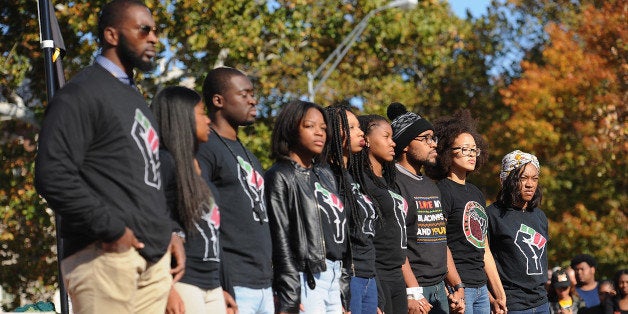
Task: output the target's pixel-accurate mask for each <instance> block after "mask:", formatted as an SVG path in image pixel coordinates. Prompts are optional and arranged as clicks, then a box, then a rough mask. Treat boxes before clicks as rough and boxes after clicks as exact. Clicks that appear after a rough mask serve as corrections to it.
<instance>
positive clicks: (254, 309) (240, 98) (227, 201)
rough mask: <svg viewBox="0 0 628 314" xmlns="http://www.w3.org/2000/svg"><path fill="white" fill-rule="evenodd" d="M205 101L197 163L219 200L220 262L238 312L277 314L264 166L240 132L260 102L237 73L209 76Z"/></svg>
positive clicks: (223, 69) (223, 70)
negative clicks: (204, 133) (206, 124)
mask: <svg viewBox="0 0 628 314" xmlns="http://www.w3.org/2000/svg"><path fill="white" fill-rule="evenodd" d="M203 98H204V100H205V104H206V105H207V108H208V113H209V117H210V118H211V120H212V124H213V125H212V132H211V134H210V137H209V141H207V143H203V144H201V145H200V147H199V151H198V153H197V156H196V157H197V160H198V162H199V165H200V167H201V172H202V176H203V177H204V178H205V179H206V180H208V181H211V182H212V183H213V184H214V185H215V186H216V188H217V190H218V194H219V196H220V198H219V201H218V206H219V208H220V216H221V217H220V219H221V224H220V240H221V242H222V249H223V252H222V261H221V262H222V263H223V268H224V270H225V271H226V273H227V277H228V279H229V281H230V282H226V283H223V284H224V286H226V287H225V288H226V289H229V285H230V284H232V285H233V292H235V299H236V303H237V304H238V311H239V313H259V314H266V313H267V314H272V313H274V305H273V295H272V289H271V285H272V278H273V273H272V264H271V259H272V242H271V238H270V228H269V226H268V215H267V212H266V204H265V201H264V177H263V173H262V166H261V164H260V163H259V161H258V160H257V158H255V156H254V155H253V153H251V152H250V151H249V150H248V149H246V148H245V147H244V145H242V143H240V141H239V140H238V128H239V127H240V126H245V125H250V124H252V123H253V122H255V118H256V115H257V110H256V107H255V106H256V105H257V100H256V99H255V95H254V94H253V84H252V83H251V81H250V80H249V79H248V77H247V76H246V75H245V74H244V73H242V72H240V71H238V70H236V69H233V68H228V67H221V68H216V69H213V70H211V71H209V73H208V74H207V77H206V78H205V82H204V84H203Z"/></svg>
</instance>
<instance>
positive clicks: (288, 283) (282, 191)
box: [265, 100, 347, 314]
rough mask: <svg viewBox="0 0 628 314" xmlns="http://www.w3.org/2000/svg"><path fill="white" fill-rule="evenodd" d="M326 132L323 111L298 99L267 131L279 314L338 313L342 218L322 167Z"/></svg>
mask: <svg viewBox="0 0 628 314" xmlns="http://www.w3.org/2000/svg"><path fill="white" fill-rule="evenodd" d="M328 133H329V131H328V129H327V119H326V117H325V112H324V110H323V108H321V107H320V106H319V105H317V104H314V103H311V102H306V101H300V100H296V101H293V102H290V103H288V104H287V105H285V106H284V107H283V109H282V110H281V112H280V113H279V115H278V116H277V120H276V122H275V126H274V128H273V134H272V142H271V143H272V146H271V149H272V157H273V158H274V159H275V160H276V162H275V164H274V165H273V166H272V167H271V168H270V169H269V170H268V171H267V172H266V176H265V180H266V182H267V184H266V203H267V204H268V212H269V214H270V225H271V234H272V239H273V267H274V271H275V281H274V288H275V293H276V294H277V312H279V313H299V312H300V311H302V312H305V313H329V314H331V313H334V314H337V313H341V312H342V304H341V298H340V277H341V275H342V273H341V261H342V259H343V257H344V254H345V252H346V246H347V231H346V228H347V218H346V213H345V209H344V205H343V204H342V201H341V200H340V197H338V195H337V194H336V193H337V192H336V191H337V186H336V181H335V179H334V175H333V174H332V173H331V171H330V170H329V168H327V167H326V166H324V162H325V157H324V155H323V152H324V150H325V145H326V143H327V138H328Z"/></svg>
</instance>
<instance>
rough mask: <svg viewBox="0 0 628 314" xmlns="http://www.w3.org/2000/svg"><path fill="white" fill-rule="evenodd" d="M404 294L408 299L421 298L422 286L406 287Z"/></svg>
mask: <svg viewBox="0 0 628 314" xmlns="http://www.w3.org/2000/svg"><path fill="white" fill-rule="evenodd" d="M406 294H407V296H408V299H409V300H421V299H423V298H424V296H423V287H410V288H406Z"/></svg>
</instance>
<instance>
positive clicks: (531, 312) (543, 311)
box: [508, 303, 550, 314]
mask: <svg viewBox="0 0 628 314" xmlns="http://www.w3.org/2000/svg"><path fill="white" fill-rule="evenodd" d="M549 313H550V308H549V303H545V304H541V305H539V306H537V307H533V308H531V309H527V310H521V311H511V310H508V314H549Z"/></svg>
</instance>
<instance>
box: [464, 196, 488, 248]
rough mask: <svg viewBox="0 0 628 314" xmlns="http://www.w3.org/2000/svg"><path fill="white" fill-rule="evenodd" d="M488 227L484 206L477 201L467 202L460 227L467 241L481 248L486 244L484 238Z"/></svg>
mask: <svg viewBox="0 0 628 314" xmlns="http://www.w3.org/2000/svg"><path fill="white" fill-rule="evenodd" d="M487 228H488V217H487V216H486V212H485V211H484V207H482V205H480V204H479V203H478V202H474V201H471V202H468V203H467V205H465V207H464V213H463V216H462V229H463V230H464V235H465V237H467V241H469V243H471V244H472V245H473V246H475V247H477V248H479V249H483V248H484V247H485V246H486V242H485V241H484V238H485V237H486V230H487Z"/></svg>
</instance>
